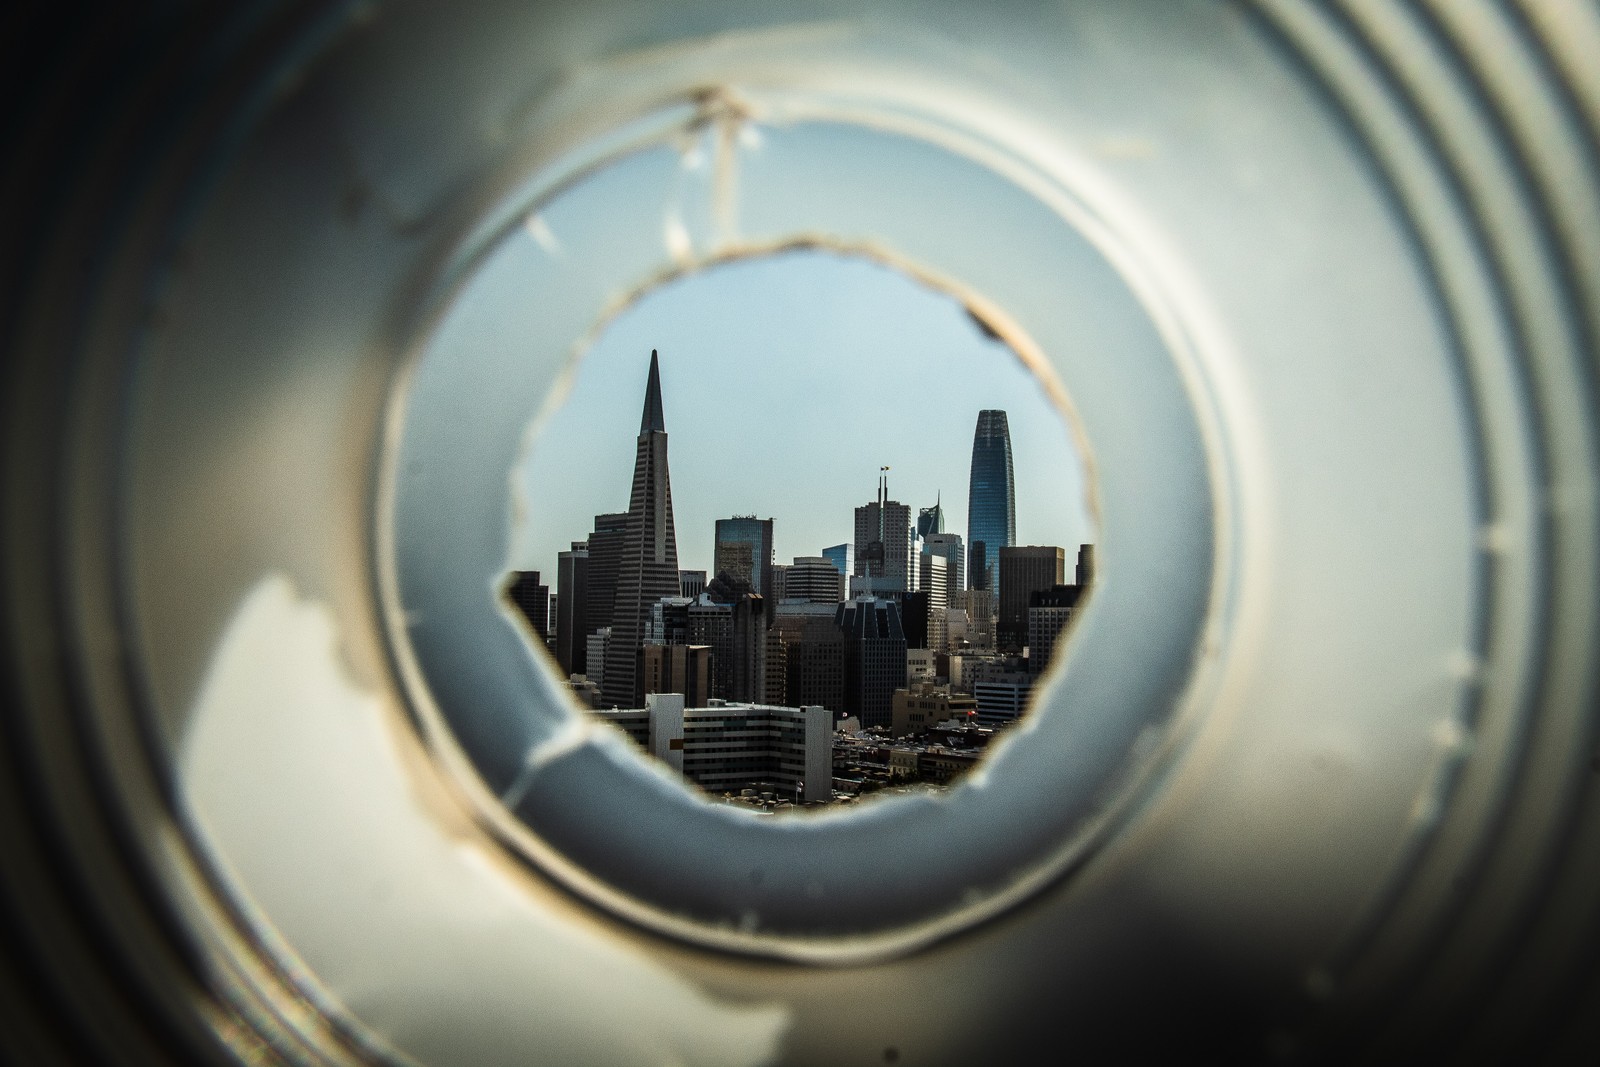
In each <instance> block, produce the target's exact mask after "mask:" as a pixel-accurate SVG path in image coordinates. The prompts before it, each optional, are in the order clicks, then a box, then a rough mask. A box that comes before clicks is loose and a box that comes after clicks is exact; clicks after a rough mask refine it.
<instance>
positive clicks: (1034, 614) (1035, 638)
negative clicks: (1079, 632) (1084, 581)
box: [1028, 585, 1082, 674]
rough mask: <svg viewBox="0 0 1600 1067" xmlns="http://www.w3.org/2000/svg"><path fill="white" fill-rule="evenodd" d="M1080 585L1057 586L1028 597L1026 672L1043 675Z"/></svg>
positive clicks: (1076, 597)
mask: <svg viewBox="0 0 1600 1067" xmlns="http://www.w3.org/2000/svg"><path fill="white" fill-rule="evenodd" d="M1081 591H1082V587H1081V586H1076V585H1057V586H1052V587H1051V588H1049V589H1046V590H1042V591H1040V592H1037V593H1031V594H1029V596H1028V673H1029V674H1043V673H1044V670H1045V668H1046V667H1048V666H1049V665H1050V661H1051V660H1052V659H1053V658H1054V657H1055V652H1056V645H1058V644H1059V643H1060V641H1061V635H1062V634H1063V633H1064V632H1066V629H1067V624H1068V623H1070V622H1071V621H1072V613H1073V611H1074V609H1076V607H1077V606H1078V594H1079V593H1080V592H1081Z"/></svg>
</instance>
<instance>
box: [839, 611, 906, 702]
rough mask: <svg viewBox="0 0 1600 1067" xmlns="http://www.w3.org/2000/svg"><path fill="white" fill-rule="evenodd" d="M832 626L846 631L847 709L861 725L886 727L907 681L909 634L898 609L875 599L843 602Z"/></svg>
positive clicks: (845, 688) (844, 632)
mask: <svg viewBox="0 0 1600 1067" xmlns="http://www.w3.org/2000/svg"><path fill="white" fill-rule="evenodd" d="M834 624H835V625H836V626H838V628H839V630H840V631H841V632H842V634H843V635H844V707H843V709H842V710H843V711H844V713H845V714H846V715H855V716H857V717H859V718H860V720H861V725H862V727H863V728H866V727H869V726H888V725H890V723H891V722H892V721H893V716H894V692H895V690H896V689H904V688H905V684H906V635H905V631H904V630H902V629H901V627H900V609H899V606H898V605H897V604H896V603H895V602H894V601H893V600H883V599H880V598H877V597H869V598H863V599H860V600H851V601H849V602H847V603H844V604H840V605H839V607H838V609H837V611H836V613H835V615H834Z"/></svg>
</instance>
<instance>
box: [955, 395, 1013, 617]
mask: <svg viewBox="0 0 1600 1067" xmlns="http://www.w3.org/2000/svg"><path fill="white" fill-rule="evenodd" d="M980 541H981V542H983V544H984V546H985V548H986V550H987V551H986V554H985V556H984V563H985V564H986V566H985V568H984V569H982V570H980V569H979V568H978V567H977V566H975V565H974V566H969V567H968V568H967V583H968V586H969V587H970V588H972V589H998V588H999V585H998V583H997V582H996V581H995V580H994V574H993V571H994V569H995V568H997V567H1002V566H1003V564H1001V563H1000V550H1001V549H1002V548H1005V547H1007V546H1008V545H1014V544H1016V542H1017V500H1016V485H1015V482H1014V478H1013V473H1012V469H1011V427H1010V426H1009V424H1007V422H1006V413H1005V412H1004V411H993V410H984V411H980V412H978V426H977V429H976V430H975V431H973V435H972V473H971V481H970V482H969V484H968V489H967V544H968V545H971V546H972V548H973V551H974V556H973V558H974V560H976V558H977V555H976V550H977V547H978V542H980Z"/></svg>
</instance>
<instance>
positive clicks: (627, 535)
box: [601, 349, 678, 708]
mask: <svg viewBox="0 0 1600 1067" xmlns="http://www.w3.org/2000/svg"><path fill="white" fill-rule="evenodd" d="M677 595H678V541H677V537H676V535H675V534H674V532H673V526H672V483H671V480H670V479H669V478H668V477H667V421H666V415H665V413H664V411H663V408H662V404H661V367H660V363H659V359H658V357H657V355H656V352H655V350H654V349H652V350H651V352H650V379H649V382H648V383H647V384H646V386H645V394H644V416H643V418H641V419H640V421H639V438H638V442H637V445H636V449H635V452H634V460H633V492H632V494H631V495H630V497H629V499H628V517H627V522H626V529H625V532H624V534H623V544H622V558H621V559H620V560H619V562H618V567H617V592H616V598H615V601H614V604H615V607H614V609H613V611H612V615H611V640H610V642H609V643H608V644H607V646H606V663H605V681H604V688H603V690H602V692H601V698H602V699H603V700H604V702H605V703H606V704H608V705H610V706H613V707H619V708H637V707H642V706H643V705H644V676H643V672H642V670H641V665H640V648H641V646H642V644H643V641H644V634H645V626H646V623H648V622H649V619H650V608H651V606H652V605H654V604H655V603H657V602H658V601H659V600H660V599H661V598H662V597H671V596H677Z"/></svg>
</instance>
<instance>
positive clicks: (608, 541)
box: [573, 512, 628, 677]
mask: <svg viewBox="0 0 1600 1067" xmlns="http://www.w3.org/2000/svg"><path fill="white" fill-rule="evenodd" d="M627 534H628V513H627V512H622V513H620V514H611V515H596V516H595V517H594V530H593V532H591V533H590V534H589V540H588V541H587V542H586V543H587V544H588V546H589V548H588V552H589V560H588V563H587V564H586V566H585V571H586V577H585V581H586V584H587V589H586V591H585V594H584V602H585V604H586V607H585V609H584V614H583V636H581V637H579V636H577V635H574V637H573V641H574V642H576V643H581V644H584V645H585V647H587V643H588V640H589V635H590V634H592V633H595V632H597V631H599V630H601V629H603V628H605V627H608V626H610V625H611V617H612V614H613V613H614V612H615V611H616V610H617V569H618V568H619V567H620V566H621V565H622V545H623V541H624V540H625V539H626V538H627ZM573 654H574V655H576V654H577V653H576V646H575V647H574V653H573ZM586 655H587V654H586ZM584 673H586V674H588V675H589V676H590V677H598V676H600V675H603V674H604V673H605V664H603V663H589V664H587V666H586V669H585V671H584Z"/></svg>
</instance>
